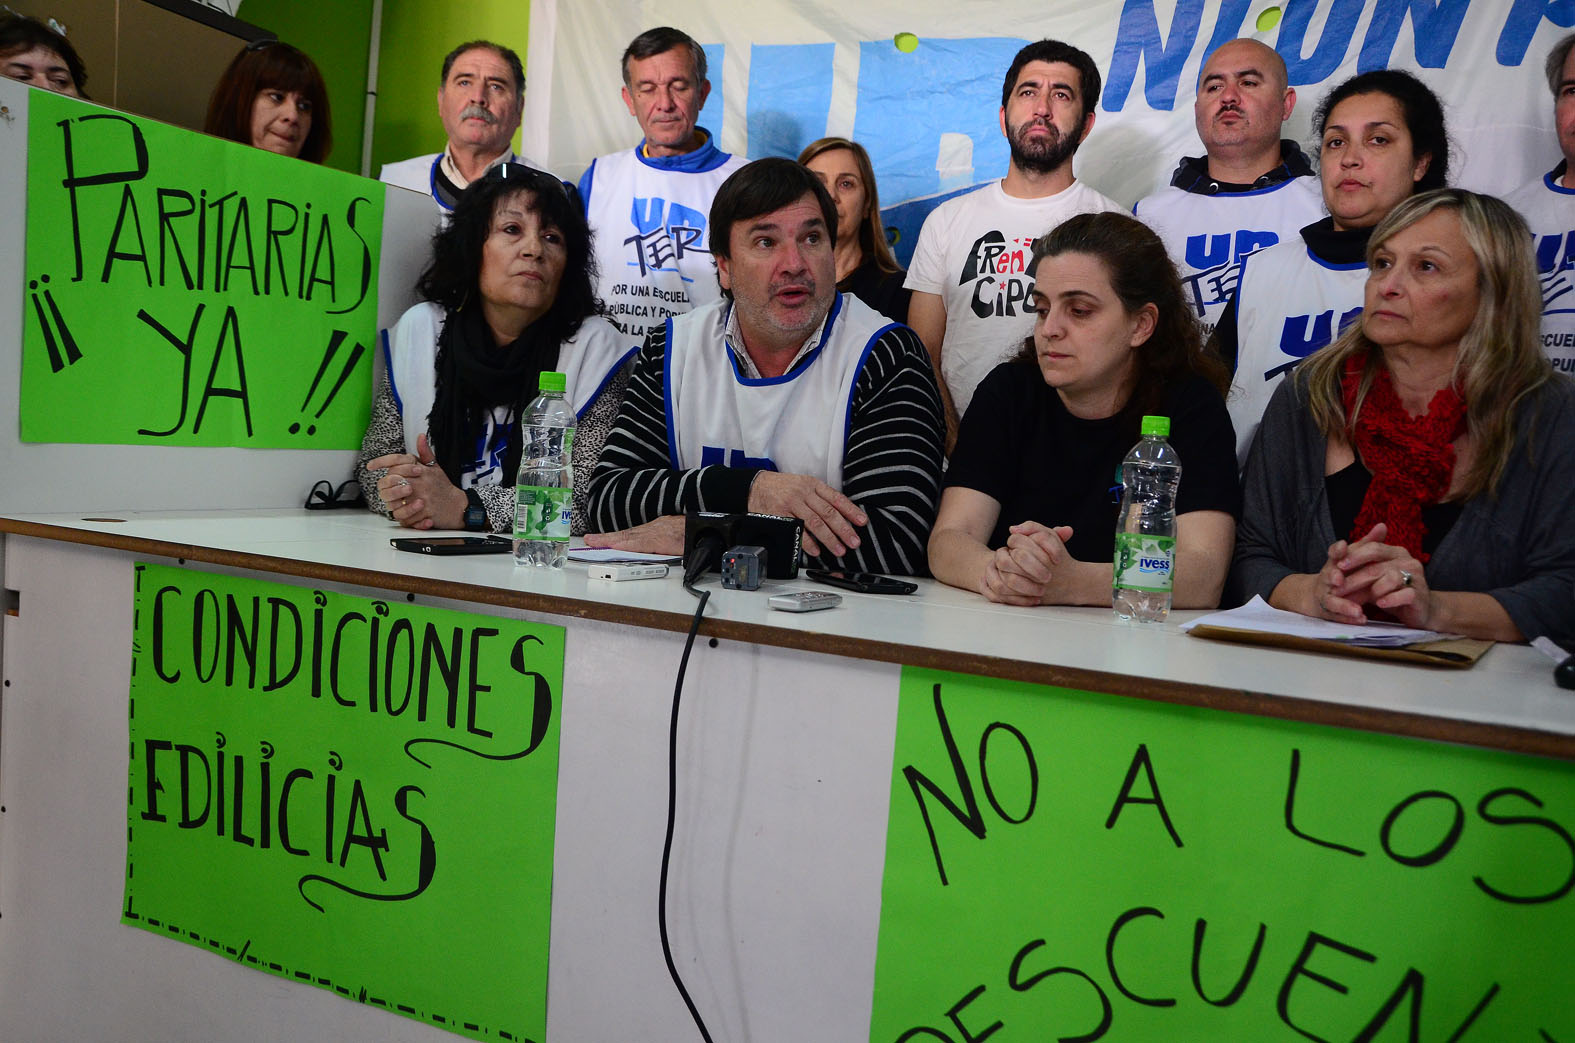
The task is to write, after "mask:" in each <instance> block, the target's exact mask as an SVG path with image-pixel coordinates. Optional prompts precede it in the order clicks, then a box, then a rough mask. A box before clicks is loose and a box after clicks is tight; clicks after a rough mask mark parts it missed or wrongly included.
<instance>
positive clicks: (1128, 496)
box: [1111, 416, 1181, 623]
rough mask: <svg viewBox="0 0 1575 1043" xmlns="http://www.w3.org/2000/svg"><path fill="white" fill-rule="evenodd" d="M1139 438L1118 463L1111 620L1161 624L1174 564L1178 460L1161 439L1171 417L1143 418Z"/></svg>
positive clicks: (1167, 605)
mask: <svg viewBox="0 0 1575 1043" xmlns="http://www.w3.org/2000/svg"><path fill="white" fill-rule="evenodd" d="M1142 430H1143V438H1142V440H1141V441H1140V442H1138V444H1137V445H1135V446H1133V447H1132V451H1131V452H1130V453H1128V454H1127V455H1126V459H1125V460H1122V461H1121V513H1120V514H1118V515H1117V516H1116V550H1115V579H1114V582H1113V586H1114V589H1113V591H1112V595H1111V605H1112V606H1113V607H1114V608H1115V611H1116V615H1117V616H1118V617H1119V618H1121V619H1125V620H1134V619H1135V620H1137V621H1139V622H1141V623H1163V622H1164V621H1165V617H1166V616H1167V615H1169V614H1170V591H1171V584H1172V582H1173V580H1174V576H1173V572H1174V569H1173V566H1174V565H1175V563H1176V486H1177V485H1179V484H1180V483H1181V458H1180V457H1178V456H1177V455H1176V451H1175V450H1174V449H1172V448H1171V447H1170V443H1169V442H1167V441H1165V438H1166V437H1167V436H1168V435H1169V434H1170V418H1169V417H1163V416H1146V417H1144V418H1143V429H1142Z"/></svg>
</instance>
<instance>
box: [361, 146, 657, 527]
mask: <svg viewBox="0 0 1575 1043" xmlns="http://www.w3.org/2000/svg"><path fill="white" fill-rule="evenodd" d="M595 279H596V275H595V262H594V260H593V259H592V255H591V234H590V230H589V228H588V227H587V226H586V223H585V217H584V215H583V214H582V213H581V211H580V207H579V205H578V204H577V203H576V202H574V201H572V200H571V199H570V197H569V195H568V193H567V191H566V190H565V188H564V185H563V183H562V182H560V181H559V180H558V179H557V178H555V177H553V176H552V175H551V174H546V173H543V172H542V171H539V170H533V169H531V168H530V167H526V166H522V165H520V164H517V163H504V164H502V165H500V166H498V167H494V168H493V169H492V170H490V171H488V173H487V174H486V176H485V177H483V178H482V179H481V180H479V181H477V182H475V183H473V184H472V185H471V186H470V187H469V188H467V189H466V190H465V192H464V194H463V195H461V196H460V199H459V204H458V206H457V207H456V208H455V210H454V214H453V218H452V220H450V222H449V223H448V225H447V226H446V227H445V228H444V229H443V230H442V231H441V232H439V233H438V234H437V235H436V236H435V237H434V239H433V242H432V261H431V263H430V264H428V265H427V268H426V270H425V271H424V272H423V273H422V275H421V279H420V281H419V282H418V283H417V285H416V292H417V295H418V296H420V297H421V298H422V299H423V300H424V302H425V303H422V304H417V305H416V306H415V307H413V308H411V309H410V310H409V311H407V312H406V313H405V314H404V315H403V316H402V317H401V318H400V320H399V322H398V323H397V324H395V326H394V328H393V329H391V330H388V331H385V333H384V339H383V348H384V353H385V361H386V362H387V366H386V377H385V379H384V380H382V381H381V382H380V383H379V385H378V389H377V398H376V400H375V401H374V403H373V406H372V421H371V423H370V424H369V425H368V427H367V432H366V437H365V438H364V439H363V440H362V443H361V466H360V470H359V472H358V476H359V478H360V480H361V488H362V491H363V492H364V493H365V495H366V499H367V503H368V504H369V505H370V506H371V508H372V509H373V510H375V511H377V512H378V513H380V514H384V515H387V516H389V517H391V518H393V519H394V520H395V521H397V522H399V524H401V525H403V526H406V527H407V528H413V529H461V528H463V529H467V530H471V531H492V532H504V531H507V530H508V529H509V528H510V525H511V522H512V519H513V508H514V493H513V488H512V487H513V485H514V479H515V477H516V475H517V473H518V471H519V462H520V449H521V442H520V426H519V416H520V413H521V412H522V410H523V409H524V408H525V406H526V405H527V404H529V402H530V400H531V399H533V398H535V397H536V393H537V387H538V384H539V382H540V377H541V374H542V373H543V372H547V371H554V370H555V371H560V372H562V373H564V374H565V376H566V377H567V378H568V390H567V398H568V400H569V404H570V405H571V406H572V407H573V408H574V411H575V413H576V414H577V415H578V416H579V425H578V427H577V429H576V432H575V439H574V447H573V450H572V455H571V460H570V462H571V464H572V466H573V468H574V470H575V472H576V474H578V475H579V476H580V480H579V481H578V482H576V483H575V490H574V494H575V495H574V532H575V533H576V534H579V533H581V532H583V531H584V522H583V519H584V511H583V503H584V490H585V486H586V484H587V483H586V479H588V478H589V477H590V474H591V471H592V470H593V469H594V467H595V465H596V458H597V457H598V456H599V455H600V453H601V447H602V443H603V442H604V441H606V438H607V432H608V430H609V429H610V428H611V426H612V421H613V419H614V418H615V417H616V416H617V413H618V405H619V402H620V401H621V400H622V397H623V384H624V383H625V382H626V381H627V379H628V374H627V369H626V367H625V363H627V362H628V361H629V360H631V359H632V358H633V357H634V355H635V352H636V350H637V349H638V347H639V345H637V344H634V343H630V342H628V340H627V338H625V337H624V336H622V335H620V334H619V333H618V332H617V330H615V329H614V328H613V326H612V324H611V323H609V322H608V321H607V320H606V319H604V318H602V317H601V316H600V315H599V314H598V312H599V310H600V306H599V302H598V301H597V299H596V297H595V294H594V292H593V290H592V287H593V286H594V285H595Z"/></svg>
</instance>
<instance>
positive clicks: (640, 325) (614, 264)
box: [585, 149, 744, 338]
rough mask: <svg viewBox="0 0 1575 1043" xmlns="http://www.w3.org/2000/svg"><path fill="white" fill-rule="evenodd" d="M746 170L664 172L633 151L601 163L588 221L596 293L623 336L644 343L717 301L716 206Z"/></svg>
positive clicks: (725, 166) (732, 164)
mask: <svg viewBox="0 0 1575 1043" xmlns="http://www.w3.org/2000/svg"><path fill="white" fill-rule="evenodd" d="M743 165H744V161H743V159H741V158H740V157H738V156H729V157H728V158H727V159H726V161H724V162H723V163H722V164H721V165H720V166H717V167H714V168H712V169H710V170H703V171H684V170H663V169H661V168H659V167H654V166H651V165H650V164H648V163H643V162H641V161H640V157H639V156H637V155H636V154H635V150H634V149H625V150H624V151H622V152H615V153H613V154H612V155H610V156H602V157H600V158H599V159H597V160H596V162H595V164H594V165H593V166H592V168H591V173H590V178H591V180H590V182H589V186H588V187H589V189H590V196H589V201H588V202H587V205H586V214H585V217H586V220H587V221H588V222H589V223H590V226H591V229H592V231H594V232H595V234H596V265H597V268H598V269H599V276H598V281H597V285H596V295H597V296H598V297H600V298H601V299H602V300H603V301H604V302H606V304H607V316H608V318H610V319H611V320H612V321H613V323H614V324H615V325H616V326H617V327H618V328H619V329H621V330H623V331H625V332H627V333H631V334H635V335H636V336H638V337H640V338H643V337H644V336H645V335H646V333H648V332H650V331H651V330H655V329H660V328H661V325H662V323H663V322H665V321H666V320H667V318H668V317H669V316H673V315H682V314H683V313H684V312H687V311H690V310H691V309H694V308H698V307H700V306H701V305H703V304H709V303H711V302H712V301H716V300H720V299H721V297H722V290H721V287H719V286H718V285H717V281H716V262H715V261H714V260H713V259H712V257H711V244H710V241H709V234H710V226H709V222H710V219H711V201H712V200H713V199H714V198H715V197H716V190H717V189H718V188H720V187H721V185H722V182H724V181H726V180H727V178H728V176H729V175H730V174H732V173H733V171H735V170H737V169H738V168H739V167H741V166H743Z"/></svg>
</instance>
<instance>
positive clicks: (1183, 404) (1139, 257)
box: [929, 213, 1240, 608]
mask: <svg viewBox="0 0 1575 1043" xmlns="http://www.w3.org/2000/svg"><path fill="white" fill-rule="evenodd" d="M1029 272H1030V274H1031V276H1032V278H1033V280H1034V289H1033V308H1034V316H1035V318H1034V332H1033V336H1032V337H1030V338H1029V339H1028V340H1027V341H1026V342H1024V344H1023V348H1022V351H1021V352H1019V353H1018V355H1017V357H1016V358H1013V359H1011V360H1010V361H1007V362H1003V363H1001V364H1000V365H999V366H997V367H996V368H995V369H994V370H992V371H991V372H990V374H989V376H987V377H985V378H984V380H983V381H982V382H981V383H980V384H979V388H978V390H977V391H976V392H974V397H973V402H972V403H971V404H970V405H969V406H968V412H967V413H966V414H965V415H964V416H963V420H962V425H961V427H960V428H959V430H958V435H957V448H956V450H955V451H954V452H953V453H952V458H951V466H950V468H949V469H948V470H947V472H946V489H945V491H944V492H943V493H942V494H941V508H940V513H939V514H938V515H937V516H936V519H935V527H934V529H932V530H931V532H930V546H929V551H930V571H931V572H933V573H934V574H935V578H936V579H939V580H942V581H943V582H946V583H949V584H951V585H952V586H954V587H962V588H963V589H965V590H974V591H978V592H979V593H980V594H982V595H984V596H985V597H986V598H988V599H989V600H991V601H997V602H1002V603H1005V604H1008V605H1109V604H1110V591H1111V581H1112V579H1113V565H1112V561H1111V559H1112V557H1113V554H1112V550H1113V548H1114V544H1115V538H1114V537H1115V530H1116V515H1117V512H1118V498H1119V493H1120V488H1119V483H1120V477H1119V474H1118V471H1119V468H1120V465H1121V460H1122V458H1123V457H1125V456H1126V454H1127V451H1128V450H1129V449H1131V448H1132V446H1133V444H1135V443H1136V442H1137V440H1138V437H1139V428H1140V423H1141V420H1142V417H1143V415H1144V414H1150V415H1155V416H1165V417H1169V418H1170V422H1171V428H1170V443H1171V445H1172V446H1173V447H1174V448H1175V450H1176V452H1177V454H1178V455H1179V456H1180V457H1181V465H1182V471H1181V485H1180V489H1179V492H1178V494H1177V499H1176V558H1175V603H1176V607H1177V608H1211V607H1213V606H1215V605H1217V604H1218V603H1219V598H1220V591H1221V589H1222V588H1223V587H1224V584H1225V573H1226V570H1227V568H1228V566H1229V565H1230V558H1231V548H1232V545H1233V540H1234V538H1235V531H1236V514H1237V512H1238V510H1239V500H1240V491H1239V488H1238V485H1237V482H1236V462H1235V458H1234V456H1233V454H1232V449H1233V447H1234V445H1235V441H1234V438H1233V436H1232V434H1231V426H1230V417H1229V416H1228V415H1227V414H1226V412H1225V401H1224V398H1223V392H1224V389H1225V386H1226V384H1227V383H1228V380H1227V377H1226V374H1225V371H1224V367H1223V366H1221V365H1220V363H1219V361H1218V360H1217V359H1215V358H1214V357H1213V356H1211V355H1207V354H1205V353H1204V351H1203V343H1202V331H1201V329H1200V327H1199V326H1198V322H1197V318H1196V316H1195V313H1194V312H1193V311H1192V308H1191V306H1190V305H1189V304H1188V303H1187V301H1186V299H1185V298H1184V297H1183V296H1182V291H1181V281H1180V279H1179V277H1178V276H1177V275H1176V268H1175V265H1173V264H1171V263H1170V258H1169V257H1168V256H1167V254H1166V253H1165V245H1164V243H1162V242H1160V240H1159V237H1158V236H1157V235H1155V234H1154V232H1153V231H1152V230H1150V229H1149V227H1148V226H1147V225H1145V224H1143V223H1142V222H1140V221H1138V220H1136V219H1134V218H1131V217H1128V216H1127V215H1125V214H1116V213H1098V214H1079V215H1078V216H1076V217H1073V218H1070V219H1069V220H1067V221H1064V222H1062V223H1061V224H1060V225H1057V226H1056V227H1055V228H1054V229H1053V230H1052V231H1051V232H1050V233H1049V234H1047V235H1044V236H1041V237H1040V238H1038V239H1036V240H1034V247H1033V259H1032V261H1031V262H1030V264H1029ZM1113 482H1114V483H1116V484H1115V486H1114V487H1113V485H1112V483H1113Z"/></svg>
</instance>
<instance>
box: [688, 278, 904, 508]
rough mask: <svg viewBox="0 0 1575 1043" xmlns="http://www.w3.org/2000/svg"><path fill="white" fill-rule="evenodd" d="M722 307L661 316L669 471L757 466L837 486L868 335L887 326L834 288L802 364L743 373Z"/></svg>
mask: <svg viewBox="0 0 1575 1043" xmlns="http://www.w3.org/2000/svg"><path fill="white" fill-rule="evenodd" d="M731 307H732V304H731V302H729V301H717V302H716V303H714V304H709V305H707V306H705V307H704V308H699V309H697V310H695V311H692V312H690V313H688V314H687V315H679V316H675V317H674V318H672V319H671V320H669V322H668V329H667V358H666V363H665V372H664V374H663V381H662V383H663V394H664V396H665V399H666V404H667V409H666V412H667V447H668V455H669V457H670V458H671V460H672V465H673V467H675V468H677V469H679V470H687V469H690V468H694V467H703V466H706V465H708V464H726V465H728V466H733V467H763V468H766V469H768V470H773V471H781V472H782V473H784V474H805V475H809V476H810V477H812V478H818V479H820V480H821V481H823V482H825V483H826V484H827V485H829V486H831V487H832V488H834V489H840V488H841V487H842V458H843V455H844V453H845V452H846V451H847V442H848V425H849V422H850V420H851V417H852V412H853V387H854V385H855V384H856V383H857V382H858V378H859V373H860V372H861V371H862V370H863V368H864V360H865V359H866V357H868V355H869V352H870V349H871V348H872V347H873V346H874V344H875V341H876V340H877V339H879V337H880V335H881V334H882V333H883V332H884V331H885V330H886V329H888V328H889V327H891V326H893V325H895V324H894V323H893V322H892V321H891V320H890V319H888V318H886V317H885V316H884V315H881V314H880V313H879V312H877V311H875V310H874V309H873V308H871V307H869V306H868V305H867V304H865V303H864V302H863V301H861V300H859V299H858V298H856V297H853V296H850V295H844V294H840V293H839V294H837V295H836V297H835V298H834V299H833V301H832V305H831V311H830V312H829V313H828V314H827V316H826V321H825V323H824V325H822V326H821V328H820V330H818V331H817V332H816V335H817V336H819V337H820V343H819V344H818V345H817V346H816V347H814V348H812V349H811V351H810V354H809V356H808V357H807V359H806V360H805V361H803V362H801V363H800V364H799V366H798V367H797V368H796V369H794V370H793V371H792V372H790V373H787V374H784V375H783V376H780V377H767V378H761V379H751V378H749V377H745V376H743V375H742V374H741V373H740V372H739V370H738V366H737V363H736V362H734V360H733V354H732V352H730V351H729V350H728V349H727V346H726V345H725V343H724V340H723V338H724V331H725V329H726V325H727V316H728V309H729V308H731ZM735 347H736V348H737V349H738V350H740V351H742V350H743V346H742V345H735Z"/></svg>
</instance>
